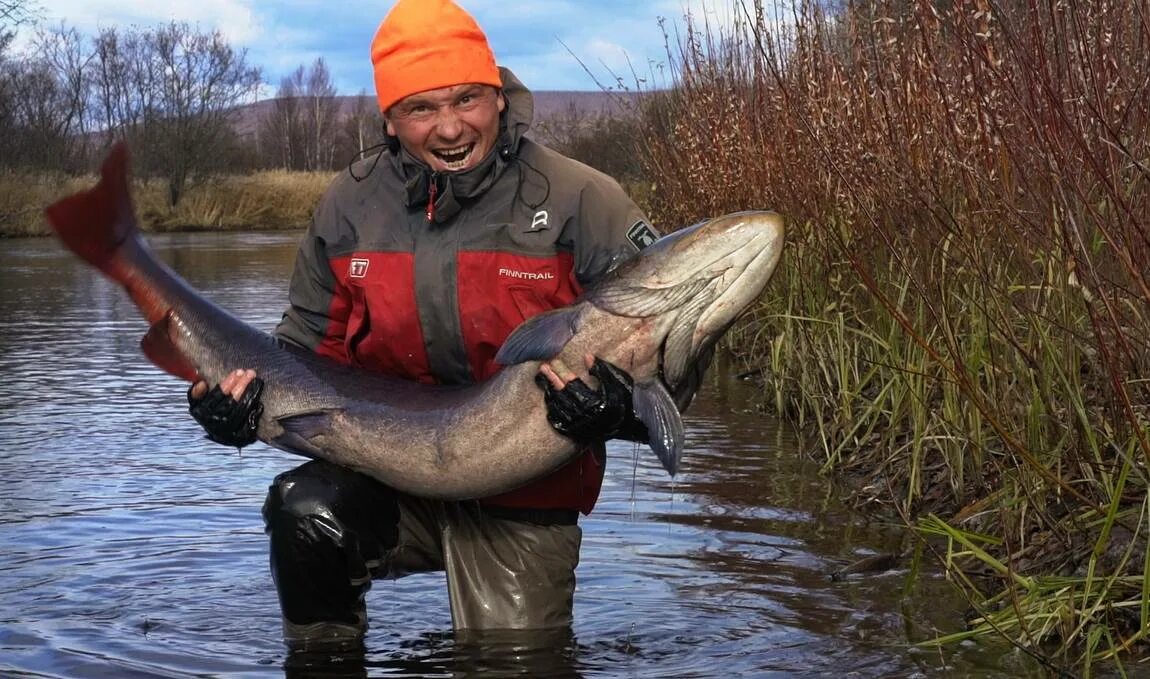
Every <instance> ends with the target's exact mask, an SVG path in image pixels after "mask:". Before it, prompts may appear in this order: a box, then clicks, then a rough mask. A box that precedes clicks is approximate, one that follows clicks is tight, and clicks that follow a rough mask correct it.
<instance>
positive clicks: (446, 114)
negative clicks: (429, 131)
mask: <svg viewBox="0 0 1150 679" xmlns="http://www.w3.org/2000/svg"><path fill="white" fill-rule="evenodd" d="M435 130H436V132H438V133H439V136H441V137H443V138H445V139H454V138H456V137H458V136H459V135H460V134H462V133H463V121H462V120H461V119H460V118H459V113H458V112H457V111H456V110H455V107H453V106H444V107H442V108H440V109H439V118H438V120H437V121H436V125H435Z"/></svg>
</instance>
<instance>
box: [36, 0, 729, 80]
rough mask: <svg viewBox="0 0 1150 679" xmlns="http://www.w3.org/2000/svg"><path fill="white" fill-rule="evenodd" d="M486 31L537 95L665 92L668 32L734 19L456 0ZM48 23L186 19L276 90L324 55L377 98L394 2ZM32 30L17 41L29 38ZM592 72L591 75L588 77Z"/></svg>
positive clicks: (579, 2) (70, 3) (213, 4)
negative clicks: (384, 34) (376, 56)
mask: <svg viewBox="0 0 1150 679" xmlns="http://www.w3.org/2000/svg"><path fill="white" fill-rule="evenodd" d="M457 1H458V2H459V4H460V5H461V6H463V7H464V8H465V9H466V10H467V11H468V12H470V13H471V14H472V15H473V16H474V17H475V18H476V20H478V22H479V24H480V26H482V27H483V29H484V30H485V31H486V32H487V35H488V39H489V40H490V42H491V46H492V49H493V50H494V51H495V58H496V61H497V62H498V63H499V64H500V65H501V66H507V67H509V68H510V69H511V70H512V71H514V72H515V74H516V75H517V76H519V78H520V79H521V80H522V81H523V82H524V83H525V84H526V85H527V86H528V87H530V88H531V89H534V90H596V89H599V88H600V86H599V84H597V82H596V80H598V82H599V83H601V84H603V85H607V86H611V85H614V84H615V81H616V77H621V78H622V79H623V82H624V83H625V84H626V85H627V86H628V87H630V88H632V89H633V88H634V87H635V83H636V78H639V79H641V80H642V81H643V86H644V87H646V86H650V85H653V86H656V87H658V86H665V85H667V84H669V82H670V80H669V77H668V76H667V73H666V65H667V61H668V59H667V51H666V46H665V40H664V34H663V29H662V28H661V27H660V19H662V20H664V26H665V27H666V29H667V31H668V33H669V34H670V35H671V39H672V41H674V40H675V38H674V35H675V31H676V30H679V31H681V30H682V28H683V26H684V16H685V15H686V13H687V12H688V11H689V12H691V14H692V16H694V17H697V18H702V17H703V16H704V15H705V16H706V17H707V18H708V19H709V20H710V21H712V22H717V23H719V24H722V23H726V22H727V21H729V15H730V13H731V12H732V9H731V7H732V3H731V2H730V0H457ZM36 4H37V5H38V7H39V12H38V13H39V14H40V16H41V19H42V20H43V22H44V23H46V24H48V25H57V24H58V23H59V22H61V21H63V22H64V23H65V25H66V26H70V27H74V28H76V29H78V30H79V31H80V32H81V33H83V34H85V35H95V34H96V33H97V32H98V30H99V29H100V28H103V27H128V26H132V25H136V26H141V27H151V26H154V25H157V24H161V23H166V22H169V21H173V20H175V21H185V22H188V23H191V24H193V25H196V26H198V27H199V28H201V29H203V30H211V29H217V28H218V29H219V30H220V31H221V32H222V33H223V34H224V36H225V37H227V38H228V40H229V42H230V44H231V45H232V46H233V47H237V48H245V49H247V58H248V63H249V64H250V65H255V66H260V67H261V68H262V69H263V72H264V80H265V82H266V83H267V87H266V88H265V89H266V91H265V95H267V96H270V95H271V94H273V93H274V91H275V88H276V86H278V84H279V82H280V80H281V79H282V78H283V77H284V76H287V75H289V74H290V73H291V72H293V71H294V70H295V69H296V68H298V67H299V66H300V65H305V66H310V65H311V64H312V62H314V61H315V59H316V58H318V57H323V58H324V60H325V61H326V62H327V65H328V68H329V70H330V71H331V74H332V79H333V81H334V82H335V85H336V87H337V88H338V90H339V93H340V94H357V93H359V92H360V91H361V90H363V91H366V92H368V93H371V91H372V87H373V86H372V79H371V62H370V57H369V47H370V44H371V38H372V36H373V35H374V33H375V30H376V29H377V28H378V26H379V23H380V21H382V19H383V17H384V15H386V13H387V10H388V9H390V7H391V5H392V4H393V3H392V2H391V0H375V1H374V2H368V1H366V0H338V1H333V0H191V1H185V2H162V1H161V0H38V2H36ZM27 33H28V31H27V30H25V31H23V34H22V35H21V36H20V37H21V39H22V40H24V39H26V35H25V34H27ZM588 71H590V73H588Z"/></svg>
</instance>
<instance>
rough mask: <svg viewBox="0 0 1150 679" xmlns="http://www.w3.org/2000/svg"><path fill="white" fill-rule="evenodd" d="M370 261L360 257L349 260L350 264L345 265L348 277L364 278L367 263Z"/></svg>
mask: <svg viewBox="0 0 1150 679" xmlns="http://www.w3.org/2000/svg"><path fill="white" fill-rule="evenodd" d="M370 263H371V262H370V261H369V260H366V259H360V258H359V257H356V258H355V259H353V260H351V264H349V265H348V266H347V275H348V277H350V278H366V277H367V265H368V264H370Z"/></svg>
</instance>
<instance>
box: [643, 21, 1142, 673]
mask: <svg viewBox="0 0 1150 679" xmlns="http://www.w3.org/2000/svg"><path fill="white" fill-rule="evenodd" d="M1107 7H1108V10H1107V11H1106V12H1089V11H1087V8H1086V7H1084V6H1075V7H1074V8H1071V9H1068V10H1067V11H1063V10H1061V9H1055V8H1050V7H1045V6H1041V7H1040V6H1030V7H1029V9H1024V8H1021V7H1019V8H1018V9H1015V6H1007V7H1003V6H995V7H994V9H993V10H992V8H991V6H989V5H984V4H982V3H973V4H956V5H953V6H951V5H947V6H945V7H941V6H937V5H929V4H920V5H911V6H905V7H903V8H902V9H901V10H898V9H896V8H895V7H892V6H888V5H883V4H875V3H863V4H857V5H850V6H848V7H847V8H846V9H845V10H843V12H842V13H841V14H839V15H835V16H828V15H824V14H822V13H821V11H820V10H819V9H818V6H817V5H807V6H804V8H803V9H802V10H799V11H798V12H797V14H795V15H793V16H788V22H789V23H788V25H787V26H779V25H776V24H774V23H771V21H770V20H769V18H770V17H771V12H770V9H769V8H768V7H767V6H765V5H764V3H762V2H754V3H753V4H752V5H751V7H750V8H749V9H750V11H751V14H750V15H743V16H745V17H748V20H749V23H742V24H739V25H737V26H735V27H734V28H733V29H732V30H731V31H730V32H729V33H726V34H723V35H717V34H715V33H712V32H711V31H710V30H709V29H706V28H704V29H703V30H690V31H687V32H686V35H687V36H688V37H687V38H685V42H684V44H683V45H682V47H683V50H682V53H683V54H684V55H686V56H685V58H684V59H683V63H681V64H680V65H679V68H678V70H677V72H676V88H675V89H674V90H673V91H672V92H670V93H666V94H664V95H662V96H660V97H659V98H657V99H656V101H655V105H652V106H649V107H648V109H647V111H646V112H645V115H646V120H645V124H644V129H645V130H646V131H647V135H646V137H645V138H644V139H643V140H642V144H643V147H644V151H643V152H644V154H645V156H646V164H647V166H648V173H649V176H650V178H651V180H652V182H654V183H655V184H657V185H658V187H659V195H660V198H661V200H660V201H658V202H657V203H655V204H654V205H653V208H654V214H652V217H653V218H654V221H655V222H656V223H657V224H680V223H690V222H691V221H693V220H695V219H697V218H699V217H701V216H703V215H708V214H720V213H723V212H728V211H731V210H738V209H746V208H748V207H770V208H773V209H777V210H779V211H780V212H782V213H783V214H784V215H786V216H787V217H788V219H789V225H790V230H789V233H788V245H787V250H786V251H785V253H784V257H783V263H782V265H781V266H780V268H779V272H778V274H776V280H774V281H773V282H772V285H771V286H770V288H769V290H768V293H767V295H766V296H765V297H764V299H763V300H762V302H761V304H760V306H759V307H758V308H757V309H756V311H755V314H754V315H753V317H752V318H750V319H749V320H747V321H746V322H744V323H742V324H741V325H740V326H739V327H737V328H736V329H735V330H734V331H733V332H732V333H731V334H729V335H728V338H727V341H726V344H727V345H728V347H729V348H730V349H732V350H733V351H735V352H737V353H738V354H739V355H740V356H741V360H742V361H743V362H744V363H745V371H746V372H748V373H751V374H754V375H757V376H758V379H759V381H760V384H761V387H762V393H763V404H762V405H763V408H764V409H765V410H767V411H771V412H776V413H780V414H782V415H784V416H786V417H787V418H788V419H790V420H792V421H793V422H795V423H797V424H798V425H799V426H800V427H801V428H802V430H803V431H805V432H808V433H809V435H810V439H811V441H810V449H812V450H816V451H819V453H820V455H821V458H822V461H823V473H825V474H831V475H836V476H840V477H851V478H854V479H856V480H857V481H858V492H857V494H856V502H857V505H858V506H859V507H860V508H864V509H867V510H868V511H875V512H878V513H880V514H882V515H884V516H897V517H901V519H902V520H903V521H905V522H906V523H907V525H908V526H911V527H912V528H913V529H914V534H915V535H916V536H918V538H919V539H918V540H917V547H918V548H919V549H922V550H924V552H926V553H931V554H933V555H934V556H935V557H937V558H938V560H939V561H940V562H941V563H943V564H944V565H945V566H946V567H947V568H948V570H949V573H950V575H951V577H952V578H953V580H954V581H955V582H956V583H957V584H958V585H959V586H960V587H962V588H963V589H964V590H965V592H966V595H967V596H968V598H969V600H970V601H971V603H972V609H973V610H972V613H971V617H970V629H969V630H968V631H966V632H964V633H962V634H958V635H954V636H952V637H950V638H949V639H948V640H951V641H953V640H958V639H961V638H964V637H966V636H975V635H1003V636H1006V637H1008V638H1010V639H1011V640H1012V641H1013V642H1014V643H1016V644H1018V645H1019V647H1021V648H1025V649H1028V651H1029V652H1032V653H1034V654H1035V655H1037V656H1039V657H1042V658H1044V659H1045V662H1047V663H1048V664H1049V666H1050V667H1052V668H1074V669H1075V671H1084V672H1085V673H1087V674H1089V673H1090V672H1091V667H1092V664H1093V663H1096V662H1099V661H1103V660H1105V661H1107V662H1121V661H1123V660H1128V659H1130V658H1131V655H1130V652H1131V651H1139V650H1143V649H1144V648H1145V643H1146V641H1147V638H1148V634H1150V551H1148V550H1147V535H1148V533H1150V493H1148V482H1150V267H1147V264H1146V263H1147V262H1148V261H1150V224H1148V223H1147V221H1146V220H1147V218H1146V215H1148V214H1150V193H1148V192H1147V191H1145V186H1146V181H1147V178H1148V177H1150V175H1148V174H1147V170H1146V167H1145V164H1144V162H1143V160H1142V159H1145V158H1146V157H1148V156H1150V135H1148V134H1147V131H1148V130H1150V104H1148V102H1150V97H1147V96H1146V91H1145V88H1146V83H1147V82H1150V53H1147V52H1146V50H1144V49H1142V47H1141V45H1142V41H1143V39H1144V35H1143V34H1142V33H1140V28H1139V27H1140V26H1142V25H1143V23H1142V22H1141V20H1140V19H1139V17H1140V12H1141V5H1140V4H1139V3H1137V2H1126V1H1120V2H1116V3H1113V4H1111V5H1108V6H1107ZM740 14H742V13H741V12H740ZM694 28H696V29H699V28H700V27H694ZM1099 36H1105V45H1101V44H1099V40H1101V38H1100V37H1099ZM1101 55H1110V56H1106V57H1105V58H1103V57H1102V56H1101Z"/></svg>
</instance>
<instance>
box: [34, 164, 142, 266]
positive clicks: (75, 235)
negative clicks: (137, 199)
mask: <svg viewBox="0 0 1150 679" xmlns="http://www.w3.org/2000/svg"><path fill="white" fill-rule="evenodd" d="M44 212H45V216H46V217H47V219H48V224H49V225H50V226H51V227H52V230H53V231H55V232H56V235H57V236H59V238H60V241H61V242H63V243H64V245H65V246H66V247H67V248H68V249H69V250H71V251H72V252H74V253H76V255H77V256H78V257H80V258H81V259H83V260H84V261H86V262H88V263H89V264H91V265H92V266H94V267H96V268H97V269H99V270H101V271H103V272H104V273H105V274H107V275H109V276H111V277H112V278H117V279H118V278H120V277H121V275H122V274H120V272H118V271H117V270H116V267H115V266H114V265H113V260H114V257H115V254H116V251H117V250H118V249H119V248H120V245H121V244H122V243H123V242H124V241H125V240H127V239H128V238H129V237H131V236H132V235H133V234H134V233H136V231H137V227H136V216H135V211H134V209H133V208H132V196H131V194H130V193H129V192H128V149H127V147H126V146H125V145H124V143H123V142H120V143H118V144H116V145H115V146H113V147H112V150H111V151H110V152H109V153H108V157H107V158H106V159H105V160H104V163H103V164H102V165H101V166H100V181H99V183H97V184H96V186H94V187H92V188H91V189H88V190H87V191H80V192H78V193H74V194H72V195H71V196H68V197H66V198H62V199H60V200H58V201H56V202H55V203H52V204H51V205H49V206H48V207H47V209H45V211H44Z"/></svg>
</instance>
